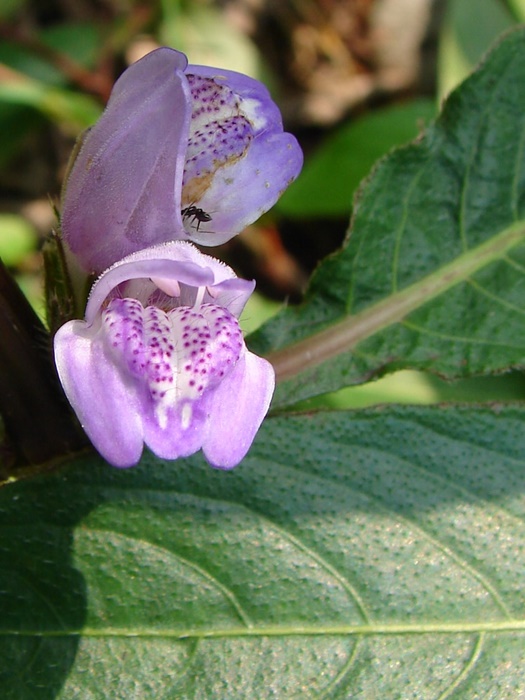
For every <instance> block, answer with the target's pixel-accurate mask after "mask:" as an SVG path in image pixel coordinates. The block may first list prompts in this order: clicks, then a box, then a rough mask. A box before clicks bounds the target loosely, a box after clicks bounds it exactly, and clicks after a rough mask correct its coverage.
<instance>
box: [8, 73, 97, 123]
mask: <svg viewBox="0 0 525 700" xmlns="http://www.w3.org/2000/svg"><path fill="white" fill-rule="evenodd" d="M2 102H4V103H6V104H7V105H8V106H9V105H18V106H26V107H32V108H34V109H36V110H38V111H39V112H41V113H42V114H44V115H45V116H46V117H47V118H48V119H50V120H51V121H54V122H56V123H58V124H59V125H60V126H61V127H62V128H64V129H66V130H67V131H68V132H70V133H71V134H72V135H78V133H79V132H80V131H83V130H84V129H86V128H87V127H88V126H91V125H92V124H93V123H94V122H95V121H96V120H97V119H98V118H99V116H100V115H101V114H102V107H101V105H99V104H98V103H97V102H96V101H95V100H94V99H93V98H92V97H90V96H89V95H84V94H81V93H77V92H73V91H72V90H67V89H65V88H64V89H62V88H58V87H52V86H49V85H47V84H46V83H43V82H39V81H37V80H32V79H29V78H28V79H27V80H24V81H20V82H18V83H13V82H5V83H3V84H0V103H2Z"/></svg>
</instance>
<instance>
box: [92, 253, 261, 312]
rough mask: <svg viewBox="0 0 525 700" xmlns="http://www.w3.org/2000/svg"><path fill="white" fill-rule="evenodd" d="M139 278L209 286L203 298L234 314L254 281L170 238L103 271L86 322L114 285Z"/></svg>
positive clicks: (244, 300) (96, 285) (242, 305)
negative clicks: (242, 278) (211, 293)
mask: <svg viewBox="0 0 525 700" xmlns="http://www.w3.org/2000/svg"><path fill="white" fill-rule="evenodd" d="M142 278H144V279H156V278H157V279H161V278H164V279H166V280H174V281H176V282H178V283H179V284H185V285H189V286H192V287H202V286H206V287H208V286H209V287H211V288H212V289H213V298H211V297H210V298H209V299H205V301H212V300H213V301H214V302H215V303H218V304H220V305H221V306H226V307H227V308H229V309H230V311H231V313H232V314H233V315H235V316H239V315H240V312H241V311H242V309H243V308H244V305H245V303H246V301H247V300H248V298H249V296H250V294H251V293H252V292H253V289H254V286H255V283H254V282H251V281H246V280H241V279H238V278H237V277H236V275H235V273H234V272H233V270H232V269H231V268H230V267H228V265H225V264H224V263H223V262H221V261H220V260H217V259H216V258H213V257H212V256H210V255H206V254H205V253H201V252H200V251H199V250H198V249H197V248H195V246H193V245H192V244H191V243H187V242H184V241H173V242H171V243H165V244H161V245H158V246H151V247H150V248H147V249H145V250H141V251H138V252H136V253H132V254H131V255H128V256H127V257H126V258H124V259H123V260H120V261H119V262H118V263H115V264H114V265H112V267H110V268H109V270H106V272H105V273H104V274H103V275H102V276H101V277H100V279H99V280H97V282H96V283H95V284H94V285H93V289H92V290H91V294H90V296H89V300H88V304H87V308H86V321H87V322H88V323H89V324H90V323H92V322H93V321H94V319H95V317H96V315H97V313H98V311H99V309H100V307H101V306H102V303H103V302H104V300H105V299H106V298H107V297H108V296H109V294H110V292H111V291H112V290H113V289H114V288H115V287H117V286H118V285H120V284H122V283H123V282H127V281H128V280H134V279H142ZM193 301H194V300H193V299H192V300H191V303H193ZM181 303H184V299H182V300H181ZM230 305H231V308H230Z"/></svg>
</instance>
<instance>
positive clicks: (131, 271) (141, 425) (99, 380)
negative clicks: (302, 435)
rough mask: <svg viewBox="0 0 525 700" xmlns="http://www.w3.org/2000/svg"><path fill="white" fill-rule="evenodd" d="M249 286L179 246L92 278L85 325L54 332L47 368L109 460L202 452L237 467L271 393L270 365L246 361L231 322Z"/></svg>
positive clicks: (122, 462)
mask: <svg viewBox="0 0 525 700" xmlns="http://www.w3.org/2000/svg"><path fill="white" fill-rule="evenodd" d="M153 280H155V281H153ZM253 286H254V285H253V283H252V282H246V281H244V280H239V279H237V278H236V277H235V275H234V273H233V271H232V270H231V269H230V268H228V267H227V266H226V265H224V264H223V263H220V262H218V261H216V260H214V259H213V258H210V256H207V255H204V254H203V253H200V252H199V251H198V250H197V249H196V248H194V247H193V246H192V245H191V244H188V243H185V242H182V241H179V242H175V243H171V244H165V245H161V246H154V247H153V248H151V249H148V250H146V251H141V252H139V253H135V254H133V255H131V256H128V257H127V258H125V259H124V260H122V261H120V262H119V263H117V264H115V265H114V266H113V267H112V268H110V269H109V270H108V271H107V272H106V273H105V274H104V275H102V277H101V278H100V279H99V280H98V282H97V283H96V284H95V285H94V289H93V292H92V294H91V296H90V300H89V303H88V308H87V311H86V321H71V322H69V323H67V324H65V325H64V326H63V327H62V328H60V329H59V331H58V333H57V334H56V336H55V361H56V365H57V369H58V374H59V377H60V379H61V381H62V385H63V387H64V390H65V392H66V395H67V397H68V399H69V401H70V403H71V404H72V406H73V408H74V409H75V411H76V413H77V415H78V417H79V419H80V421H81V423H82V425H83V426H84V429H85V430H86V433H87V434H88V436H89V437H90V439H91V441H92V442H93V444H94V446H95V447H96V448H97V450H98V451H99V452H100V453H101V454H102V455H103V456H104V457H105V458H106V459H107V460H108V461H109V462H110V463H112V464H113V465H115V466H119V467H127V466H131V465H133V464H136V463H137V461H138V460H139V458H140V455H141V452H142V446H143V444H146V445H147V446H148V447H149V448H150V449H151V450H152V451H153V452H154V453H155V454H157V455H158V456H159V457H162V458H165V459H176V458H178V457H184V456H187V455H190V454H192V453H194V452H196V451H197V450H199V449H200V448H201V447H202V448H203V450H204V454H205V456H206V457H207V458H208V460H209V461H210V463H211V464H212V465H213V466H216V467H220V468H230V467H232V466H235V464H237V463H238V462H239V461H240V460H241V459H242V458H243V456H244V455H245V454H246V451H247V450H248V448H249V446H250V445H251V443H252V441H253V438H254V436H255V434H256V432H257V430H258V428H259V425H260V423H261V421H262V420H263V418H264V416H265V414H266V412H267V410H268V406H269V403H270V399H271V395H272V392H273V387H274V373H273V369H272V367H271V365H270V364H269V363H268V362H266V361H265V360H263V359H261V358H257V357H255V356H254V355H252V353H250V352H248V350H247V349H246V347H245V345H244V340H243V338H242V333H241V330H240V328H239V325H238V321H237V315H238V314H239V313H240V312H241V310H242V307H243V305H244V303H245V301H246V299H247V298H248V296H249V294H250V293H251V291H252V290H253ZM166 290H167V291H166Z"/></svg>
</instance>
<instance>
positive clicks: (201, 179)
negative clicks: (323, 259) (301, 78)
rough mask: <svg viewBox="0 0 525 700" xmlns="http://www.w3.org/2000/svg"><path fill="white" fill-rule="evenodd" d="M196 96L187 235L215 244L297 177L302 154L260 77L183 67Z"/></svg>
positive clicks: (186, 190) (185, 200)
mask: <svg viewBox="0 0 525 700" xmlns="http://www.w3.org/2000/svg"><path fill="white" fill-rule="evenodd" d="M187 77H188V81H189V84H190V88H191V95H192V99H193V113H192V119H191V126H190V136H189V142H188V151H187V154H186V165H185V169H184V183H183V191H182V205H183V210H182V211H183V213H184V214H185V215H184V216H183V222H184V226H185V229H186V231H187V232H188V233H189V235H190V236H191V238H192V240H194V241H196V242H197V243H200V244H202V245H218V244H220V243H224V242H225V241H227V240H229V239H230V238H232V237H233V236H234V235H235V234H236V233H239V232H240V231H242V229H243V228H245V227H246V226H247V225H248V224H250V223H252V222H253V221H255V220H256V219H258V218H259V217H260V216H261V214H263V213H264V212H265V211H267V210H268V209H269V208H270V207H271V206H273V204H275V202H276V201H277V199H278V198H279V197H280V195H281V194H282V192H283V191H284V190H285V189H286V188H287V187H288V185H289V184H290V183H291V182H292V181H293V180H294V179H295V178H296V177H297V175H298V174H299V171H300V170H301V167H302V162H303V157H302V152H301V149H300V148H299V146H298V144H297V141H296V139H295V137H294V136H292V135H291V134H288V133H284V132H283V125H282V119H281V115H280V112H279V110H278V109H277V106H276V105H275V103H274V102H273V101H272V99H271V97H270V94H269V93H268V90H267V89H266V88H265V86H264V85H262V83H260V82H259V81H257V80H254V79H253V78H249V77H248V76H246V75H242V74H241V73H235V72H232V71H223V70H219V69H217V68H209V67H207V66H191V65H190V66H188V69H187Z"/></svg>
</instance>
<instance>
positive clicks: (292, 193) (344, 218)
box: [0, 0, 525, 407]
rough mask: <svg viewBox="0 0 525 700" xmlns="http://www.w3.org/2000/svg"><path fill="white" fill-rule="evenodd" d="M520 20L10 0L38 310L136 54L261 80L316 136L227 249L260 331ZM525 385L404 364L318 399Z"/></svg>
mask: <svg viewBox="0 0 525 700" xmlns="http://www.w3.org/2000/svg"><path fill="white" fill-rule="evenodd" d="M523 21H525V0H448V1H447V0H2V1H1V2H0V257H1V258H2V259H3V260H4V262H5V263H6V264H7V265H8V267H9V268H10V269H11V270H12V271H13V273H14V274H15V275H16V278H17V280H18V282H19V284H20V285H21V287H22V289H23V290H24V292H25V293H26V295H27V296H28V298H29V299H30V301H31V303H32V304H33V305H34V307H35V308H36V309H37V311H38V312H39V313H42V305H41V297H42V294H41V290H42V280H41V271H42V260H41V252H40V251H41V246H42V242H43V240H44V238H45V236H46V235H47V234H48V233H49V231H50V230H51V229H52V228H53V227H54V226H55V224H56V218H55V208H56V207H59V197H60V187H61V182H62V180H63V177H64V172H65V169H66V165H67V161H68V158H69V154H70V151H71V149H72V147H73V145H74V142H75V139H76V137H77V136H78V134H79V133H81V131H82V130H84V129H85V128H87V127H88V126H89V125H90V124H92V123H93V122H94V121H95V120H96V119H97V117H98V116H99V114H100V113H101V112H102V110H103V108H104V105H105V103H106V101H107V99H108V97H109V93H110V91H111V87H112V85H113V83H114V81H115V80H116V78H117V77H118V76H119V75H120V73H121V72H122V71H123V70H124V69H125V68H126V66H127V65H129V64H130V63H131V62H133V61H135V60H137V59H138V58H140V57H141V56H142V55H143V54H144V53H146V52H148V51H150V50H151V49H153V48H155V47H156V46H159V45H163V44H164V45H169V46H173V47H174V48H178V49H180V50H182V51H184V52H185V53H186V54H187V55H188V57H189V60H190V63H197V64H198V63H202V64H209V65H217V66H221V67H224V68H229V69H232V70H238V71H241V72H244V73H248V74H249V75H252V76H254V77H256V78H259V79H260V80H263V81H264V82H265V83H266V84H267V85H268V86H269V87H270V89H271V91H272V93H273V95H274V97H275V99H276V101H277V102H278V104H279V106H280V108H281V110H282V113H283V117H284V121H285V126H286V129H287V130H288V131H292V132H293V133H295V135H296V136H297V138H298V139H299V141H300V143H301V145H302V147H303V149H304V152H305V166H304V170H303V174H302V175H301V177H300V178H299V179H298V180H297V181H296V182H295V183H294V184H293V185H292V186H291V187H290V189H289V190H288V191H287V192H286V194H285V195H284V196H283V198H282V199H281V201H280V202H279V203H278V205H277V206H276V207H275V208H274V210H273V211H272V212H270V213H268V214H267V215H266V216H265V217H263V219H262V220H260V221H259V222H257V224H255V225H253V226H251V227H250V229H249V230H248V231H246V232H245V233H243V234H241V235H240V236H238V237H237V238H236V239H235V240H233V241H231V242H230V243H228V244H226V245H225V246H222V247H221V248H220V249H219V250H218V251H216V252H217V253H218V254H219V255H220V256H221V257H223V258H224V259H225V260H226V261H227V262H228V263H230V264H231V265H232V266H233V267H234V268H235V269H236V270H237V271H238V273H239V274H241V275H243V276H246V277H255V278H256V279H257V282H258V290H259V294H258V295H257V296H255V297H254V300H253V302H252V303H250V305H249V307H248V309H247V311H246V313H245V316H244V319H243V323H244V327H245V330H246V331H247V332H249V331H251V330H253V329H255V328H256V327H257V326H258V325H259V324H260V323H262V322H263V321H264V320H265V319H266V318H268V317H269V316H270V315H272V314H273V313H275V312H276V310H278V308H280V306H281V304H283V303H300V300H301V296H302V293H303V291H304V289H305V286H306V284H307V280H308V278H309V275H310V273H311V272H312V270H313V269H314V268H315V266H316V264H317V263H318V261H319V260H320V259H321V258H322V257H324V256H325V255H327V254H329V253H331V252H332V251H334V250H336V249H337V248H338V247H339V246H340V245H341V244H342V242H343V241H344V238H345V235H346V232H347V229H348V222H349V220H350V218H351V214H352V203H353V201H354V197H355V195H356V192H357V190H358V188H359V185H360V183H361V182H362V181H363V179H366V177H367V175H368V174H369V172H370V170H371V168H372V167H373V164H374V162H375V161H376V160H377V159H378V158H380V157H381V156H383V155H384V154H386V153H387V152H388V151H390V150H391V149H392V148H393V147H395V146H398V145H401V144H403V143H406V142H407V141H410V140H411V139H413V138H415V137H417V135H418V133H419V132H420V131H421V129H422V128H423V127H424V125H425V124H426V123H428V121H429V120H430V119H432V118H433V117H434V116H435V115H436V113H437V110H438V108H439V104H440V102H441V101H442V100H443V99H444V97H445V96H446V94H447V93H448V92H449V91H450V90H451V89H453V87H454V86H455V85H457V84H458V82H460V81H461V80H462V79H463V78H464V77H465V76H466V75H467V74H468V73H469V72H470V71H471V70H472V68H473V67H474V66H475V65H476V64H477V62H478V61H479V60H480V58H481V57H482V55H483V54H484V53H485V51H486V50H487V48H488V47H489V45H490V44H491V43H492V42H493V40H494V39H495V38H496V37H497V36H498V35H499V34H501V32H502V31H505V30H506V29H508V28H511V27H512V26H513V25H516V24H517V23H519V22H523ZM392 186H393V187H395V183H392ZM523 396H525V382H524V380H523V378H522V377H521V375H519V374H517V373H510V374H508V375H505V376H504V377H501V378H480V379H477V380H469V381H463V382H460V383H457V384H455V385H445V384H444V383H442V382H440V381H439V379H438V378H435V377H428V376H424V375H421V374H418V373H414V372H400V373H397V374H395V375H391V376H389V377H387V378H384V379H380V380H379V381H374V382H371V383H370V384H367V385H364V386H361V387H355V388H350V389H346V390H344V391H343V392H339V393H338V395H337V396H330V397H325V398H323V399H322V401H323V402H325V403H329V404H330V405H333V406H336V407H338V406H348V405H350V406H364V405H370V404H373V403H380V402H384V401H401V402H412V403H414V402H417V403H433V402H436V401H444V400H470V401H480V400H482V401H486V400H509V399H521V398H523Z"/></svg>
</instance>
